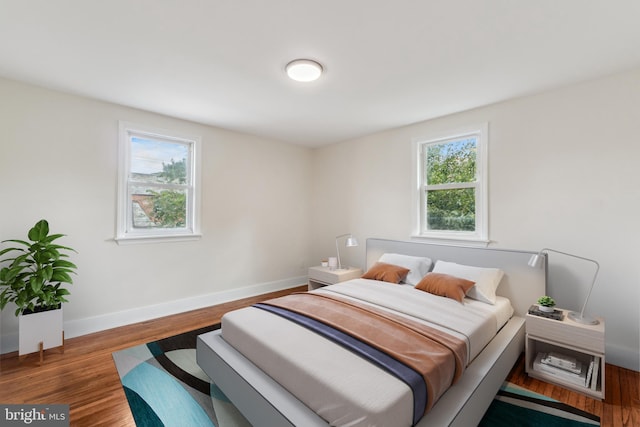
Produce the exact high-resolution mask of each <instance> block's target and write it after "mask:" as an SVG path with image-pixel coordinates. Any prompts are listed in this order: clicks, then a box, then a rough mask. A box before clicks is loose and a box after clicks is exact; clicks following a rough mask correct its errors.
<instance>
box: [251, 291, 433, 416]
mask: <svg viewBox="0 0 640 427" xmlns="http://www.w3.org/2000/svg"><path fill="white" fill-rule="evenodd" d="M254 307H256V308H261V309H263V310H266V311H269V312H271V313H274V314H277V315H279V316H281V317H284V318H286V319H288V320H291V321H293V322H295V323H297V324H299V325H301V326H304V327H306V328H307V329H310V330H312V331H314V332H316V333H318V334H320V335H322V336H323V337H325V338H327V339H330V340H331V341H334V342H335V343H337V344H340V345H341V346H343V347H345V348H347V349H349V350H350V351H352V352H354V353H356V354H358V355H360V356H361V357H364V358H365V359H367V360H369V361H370V362H372V363H374V364H375V365H377V366H379V367H380V368H382V369H384V370H385V371H387V372H389V373H391V374H392V375H394V376H395V377H396V378H398V379H400V380H401V381H403V382H405V383H406V384H407V385H408V386H409V387H410V388H411V391H412V392H413V424H414V425H415V424H416V423H417V422H418V421H419V420H420V418H422V416H423V415H424V409H425V407H426V404H427V385H426V383H425V381H424V378H423V377H422V375H421V374H420V373H419V372H417V371H416V370H414V369H413V368H411V367H410V366H407V365H405V364H404V363H402V362H400V361H398V360H397V359H395V358H393V357H391V356H389V355H388V354H386V353H384V352H382V351H380V350H378V349H377V348H375V347H372V346H370V345H369V344H366V343H364V342H362V341H360V340H359V339H357V338H355V337H352V336H351V335H349V334H346V333H344V332H342V331H339V330H337V329H335V328H333V327H331V326H329V325H326V324H324V323H322V322H320V321H318V320H315V319H312V318H311V317H308V316H305V315H303V314H299V313H296V312H293V311H289V310H287V309H284V308H281V307H274V306H272V305H268V304H260V303H258V304H254Z"/></svg>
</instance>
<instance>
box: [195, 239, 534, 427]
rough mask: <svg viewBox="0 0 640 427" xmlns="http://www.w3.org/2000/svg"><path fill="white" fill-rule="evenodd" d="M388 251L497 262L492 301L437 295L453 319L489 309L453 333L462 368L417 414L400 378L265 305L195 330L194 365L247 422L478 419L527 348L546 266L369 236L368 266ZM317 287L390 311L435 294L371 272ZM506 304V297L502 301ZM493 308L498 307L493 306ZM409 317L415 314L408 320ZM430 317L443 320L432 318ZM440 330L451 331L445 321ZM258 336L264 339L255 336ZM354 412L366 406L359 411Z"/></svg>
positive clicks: (445, 260)
mask: <svg viewBox="0 0 640 427" xmlns="http://www.w3.org/2000/svg"><path fill="white" fill-rule="evenodd" d="M390 254H394V256H395V255H398V254H399V255H401V256H404V255H406V256H412V257H426V258H429V259H430V260H431V261H432V263H433V264H432V265H436V266H437V268H439V267H440V266H443V265H447V264H450V265H458V266H459V265H463V266H468V267H469V268H474V267H481V268H483V269H498V270H500V271H501V272H502V273H503V275H502V276H501V278H500V279H499V286H498V288H497V297H496V302H497V304H486V303H484V302H478V301H475V300H472V299H469V298H465V299H464V304H460V303H458V302H457V301H453V300H450V299H448V298H441V297H435V298H436V299H438V298H440V299H441V300H443V301H446V303H445V306H446V304H449V305H448V306H446V309H445V312H446V313H451V316H450V317H451V318H452V319H455V318H458V317H463V314H462V312H461V313H457V312H456V310H457V306H460V307H462V306H463V305H464V308H463V310H467V308H468V307H469V308H472V307H476V308H474V309H473V310H476V311H478V312H479V313H480V312H484V311H486V310H485V308H486V309H488V310H489V314H488V315H487V316H485V317H483V319H485V320H474V319H476V317H473V316H476V314H474V315H473V316H472V317H471V318H469V319H468V320H467V321H465V320H464V319H463V320H462V323H463V326H460V328H462V330H461V331H460V332H459V333H460V335H461V336H463V337H464V339H466V340H467V342H466V345H467V346H466V347H465V352H466V354H467V355H468V358H467V361H466V362H465V366H466V369H465V370H464V373H463V374H462V375H461V376H460V377H459V379H458V380H457V382H455V384H453V385H451V387H449V388H448V389H446V391H443V392H442V394H441V395H439V396H438V400H437V402H436V403H435V404H434V405H433V407H432V408H430V410H429V412H428V413H427V414H426V415H424V416H422V417H421V418H420V417H417V418H413V419H412V418H411V402H413V401H415V399H413V398H412V395H411V394H410V393H411V390H408V387H407V386H406V384H404V383H402V382H401V381H400V380H398V379H396V378H389V377H390V376H389V374H388V373H386V372H384V370H382V369H380V368H378V367H376V366H374V365H372V364H371V363H370V362H366V361H365V362H363V361H361V360H360V359H361V358H359V357H358V356H356V355H353V354H351V353H350V352H349V351H348V350H345V349H343V348H342V347H341V346H339V345H337V344H335V343H333V342H331V341H328V340H326V339H323V338H317V337H313V338H311V337H308V335H309V334H311V335H314V333H313V332H311V331H309V330H308V329H307V328H305V327H301V326H296V325H293V326H290V325H289V324H290V323H291V322H289V320H287V319H284V318H282V317H281V316H279V315H274V314H273V313H270V312H268V311H267V310H265V309H264V307H262V308H257V307H253V308H248V309H241V310H237V311H234V312H232V313H229V314H228V315H226V316H225V318H223V325H222V328H221V330H218V331H213V332H210V333H207V334H204V335H201V336H200V337H199V338H198V343H197V361H198V364H199V365H200V366H201V367H202V369H203V370H204V371H205V372H206V373H207V375H209V376H210V377H211V379H212V380H213V381H214V382H215V383H216V384H217V385H218V386H219V387H220V388H221V389H222V390H223V391H224V393H225V394H226V395H227V396H228V397H229V399H230V400H231V401H232V402H233V403H234V404H235V405H236V406H237V407H238V409H239V410H240V411H241V412H242V413H243V415H244V416H245V417H246V418H247V419H248V420H249V421H250V422H251V423H252V424H253V425H259V426H326V425H376V424H377V425H412V424H414V423H415V425H417V426H421V427H423V426H447V425H452V426H470V425H477V424H478V422H479V420H480V419H481V417H482V415H483V414H484V412H485V410H486V408H487V407H488V406H489V404H490V403H491V400H492V399H493V396H494V395H495V393H496V392H497V390H498V388H499V387H500V385H501V384H502V382H503V381H504V379H505V378H506V376H507V374H508V373H509V370H510V369H511V368H512V367H513V365H514V364H515V362H516V360H517V358H518V357H519V355H520V354H521V353H522V351H523V349H524V315H525V314H526V312H527V309H528V308H529V306H530V304H531V303H532V302H533V301H535V300H536V299H537V298H538V297H539V296H540V295H544V294H545V284H546V263H545V267H544V268H543V269H532V268H530V267H528V265H527V261H528V259H529V257H530V256H531V255H532V254H533V252H524V251H511V250H499V249H479V248H469V247H457V246H445V245H434V244H425V243H418V242H402V241H393V240H384V239H368V240H367V247H366V269H367V270H370V269H372V267H374V266H375V265H376V263H377V262H379V261H380V260H386V259H385V258H384V257H387V259H389V258H388V256H389V255H390ZM381 257H382V258H381ZM392 260H393V259H392ZM438 263H440V264H438ZM452 263H455V264H452ZM431 269H432V270H433V266H432V267H431ZM410 274H411V273H410ZM422 274H424V272H422V273H421V274H420V275H422ZM414 284H415V283H414ZM383 288H384V289H383ZM360 289H367V292H366V294H367V295H366V296H365V297H364V298H365V299H366V300H365V301H364V302H362V301H360V298H361V296H360V295H361V293H362V292H361V290H360ZM378 289H379V292H380V293H379V292H378ZM387 289H391V290H392V294H393V296H387V294H386V292H387ZM314 293H318V294H321V295H310V296H308V297H309V298H310V297H314V298H311V299H324V298H329V297H331V298H334V296H335V298H338V299H343V300H344V299H347V300H350V299H354V300H357V302H356V301H354V304H355V303H357V304H364V305H373V306H378V305H380V304H382V305H383V306H386V307H383V308H382V309H381V310H382V311H389V310H392V311H394V313H395V310H396V307H389V304H391V305H392V306H393V303H392V302H391V301H393V300H395V299H398V300H401V299H402V298H403V297H404V296H405V295H407V298H408V301H409V299H410V301H411V302H412V304H406V305H407V306H409V307H411V306H412V305H415V306H423V305H425V304H429V303H430V302H429V298H432V296H428V297H427V295H429V294H428V293H426V292H421V291H416V290H415V289H413V286H411V285H402V284H401V285H391V286H390V285H388V284H383V283H376V282H375V281H371V280H370V279H355V280H352V281H349V282H345V283H340V284H337V285H333V286H329V287H326V288H321V289H319V290H317V291H314ZM320 297H322V298H320ZM480 299H481V298H480ZM423 300H424V301H423ZM504 301H507V303H506V305H505V303H504ZM342 302H344V301H342ZM474 304H475V305H474ZM403 305H405V304H403ZM496 306H497V308H495V307H496ZM500 307H502V308H500ZM505 307H506V308H505ZM494 309H495V310H497V313H494V312H493V311H494ZM403 310H409V311H411V310H412V309H411V308H407V309H405V308H403ZM467 311H468V310H467ZM505 313H506V314H505ZM414 314H415V313H411V316H410V317H413V315H414ZM511 314H513V315H512V316H511ZM394 315H395V314H394ZM405 315H406V316H409V314H407V313H400V316H405ZM478 315H481V316H484V314H478ZM427 316H429V315H427ZM441 317H446V316H445V315H442V314H439V315H438V319H440V318H441ZM478 319H480V318H478ZM487 319H488V320H487ZM432 320H433V319H432ZM423 321H425V322H426V320H424V319H418V322H423ZM482 322H485V323H487V324H488V325H495V326H493V328H494V329H495V331H493V332H491V333H489V335H487V333H486V332H485V330H484V329H478V330H476V329H475V327H474V326H473V325H474V324H475V323H482ZM436 323H438V324H439V323H443V322H441V321H440V320H437V321H436ZM429 324H430V325H431V323H429ZM464 324H466V326H465V325H464ZM437 327H438V328H441V327H443V328H449V325H447V324H445V325H444V326H442V325H438V326H437ZM452 328H453V327H452ZM455 328H458V326H455ZM465 328H471V329H465ZM283 331H287V332H283ZM456 333H457V332H455V333H454V335H455V334H456ZM225 334H226V335H225ZM475 335H478V336H479V338H478V339H475V338H474V339H473V340H471V341H469V339H468V338H469V336H475ZM261 337H262V338H264V337H267V338H266V339H264V340H260V338H261ZM254 339H256V340H257V341H254ZM307 339H311V341H307ZM301 343H304V344H303V345H301ZM334 370H335V371H334ZM274 378H275V379H277V381H276V380H274ZM354 378H357V380H354ZM362 378H366V379H367V380H366V381H368V382H370V384H369V385H363V384H367V383H366V382H363V381H361V380H360V379H362ZM352 387H355V388H352ZM358 387H361V388H360V389H359V388H358ZM379 391H380V392H379ZM408 393H409V394H408ZM354 395H357V396H358V397H357V398H355V400H357V402H349V405H351V404H352V403H353V404H354V405H359V406H356V407H355V409H353V408H352V407H351V406H348V405H347V404H345V403H344V402H345V401H347V400H349V401H350V400H351V397H352V396H354ZM406 396H408V397H406ZM360 400H362V401H364V402H360ZM407 402H408V403H407ZM311 408H313V409H311ZM413 409H414V410H415V408H413ZM357 411H369V412H363V413H362V414H359V413H358V412H357ZM318 413H320V414H321V415H322V416H320V415H318ZM403 413H405V415H402V414H403ZM406 414H410V415H406ZM385 416H386V417H391V418H384V417H385ZM380 417H382V418H380ZM403 417H404V418H403ZM389 419H392V420H394V421H393V422H390V421H389ZM401 419H402V420H401ZM327 420H330V422H328V421H327ZM400 420H401V421H400Z"/></svg>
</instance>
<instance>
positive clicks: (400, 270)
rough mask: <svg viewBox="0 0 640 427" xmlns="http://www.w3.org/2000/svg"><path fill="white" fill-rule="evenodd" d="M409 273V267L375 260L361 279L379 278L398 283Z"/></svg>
mask: <svg viewBox="0 0 640 427" xmlns="http://www.w3.org/2000/svg"><path fill="white" fill-rule="evenodd" d="M407 274H409V269H408V268H404V267H400V266H399V265H393V264H387V263H384V262H376V263H375V264H373V265H372V266H371V268H370V269H369V270H367V272H366V273H364V275H363V276H362V278H363V279H373V280H381V281H383V282H389V283H400V282H401V281H402V280H403V279H404V278H405V277H407Z"/></svg>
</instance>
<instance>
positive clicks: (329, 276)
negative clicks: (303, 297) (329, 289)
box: [309, 267, 362, 291]
mask: <svg viewBox="0 0 640 427" xmlns="http://www.w3.org/2000/svg"><path fill="white" fill-rule="evenodd" d="M361 276H362V270H361V269H359V268H354V267H348V268H342V269H339V270H338V269H336V270H331V269H330V268H329V267H309V290H310V291H312V290H314V289H318V288H321V287H322V286H328V285H333V284H336V283H339V282H344V281H345V280H351V279H356V278H358V277H361Z"/></svg>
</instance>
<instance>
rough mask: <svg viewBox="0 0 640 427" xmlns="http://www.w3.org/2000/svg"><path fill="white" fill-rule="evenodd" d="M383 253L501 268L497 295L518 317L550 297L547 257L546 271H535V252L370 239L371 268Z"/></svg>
mask: <svg viewBox="0 0 640 427" xmlns="http://www.w3.org/2000/svg"><path fill="white" fill-rule="evenodd" d="M383 253H399V254H405V255H414V256H425V257H428V258H431V260H432V261H433V263H434V264H435V262H436V261H437V260H442V261H449V262H455V263H458V264H465V265H473V266H476V267H493V268H500V269H502V271H504V273H505V274H504V277H503V278H502V281H501V282H500V286H499V287H498V290H497V294H498V295H502V296H504V297H507V298H509V299H510V300H511V304H512V305H513V308H514V310H515V312H516V314H517V315H518V316H524V315H525V314H526V313H527V310H528V309H529V307H530V306H531V304H535V302H536V300H537V299H538V297H540V296H542V295H545V293H546V283H547V262H546V257H545V262H544V264H543V266H542V268H531V267H529V266H528V264H527V263H528V261H529V258H530V257H531V255H533V254H535V252H528V251H514V250H506V249H486V248H470V247H464V246H449V245H438V244H431V243H420V242H404V241H399V240H385V239H374V238H370V239H367V255H366V256H367V268H369V267H371V266H372V265H373V264H374V263H375V262H376V261H377V260H378V259H379V258H380V256H381V255H382V254H383Z"/></svg>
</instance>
